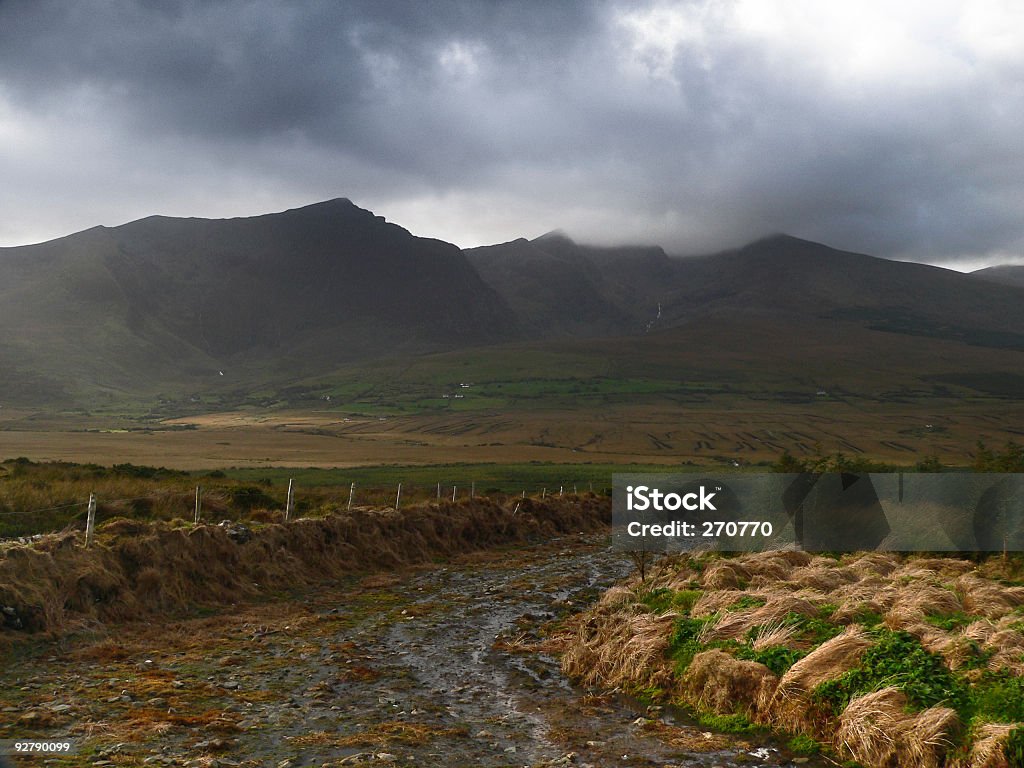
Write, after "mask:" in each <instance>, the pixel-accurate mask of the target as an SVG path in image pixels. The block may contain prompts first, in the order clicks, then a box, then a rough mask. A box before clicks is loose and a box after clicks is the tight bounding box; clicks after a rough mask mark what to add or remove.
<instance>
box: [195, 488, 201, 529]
mask: <svg viewBox="0 0 1024 768" xmlns="http://www.w3.org/2000/svg"><path fill="white" fill-rule="evenodd" d="M202 504H203V489H202V488H200V487H199V486H198V485H197V486H196V521H195V522H196V525H199V515H200V512H201V511H202Z"/></svg>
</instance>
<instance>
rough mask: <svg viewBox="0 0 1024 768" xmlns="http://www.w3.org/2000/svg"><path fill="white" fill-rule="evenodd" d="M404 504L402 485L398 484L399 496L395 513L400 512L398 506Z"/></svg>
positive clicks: (396, 499) (396, 500) (396, 497)
mask: <svg viewBox="0 0 1024 768" xmlns="http://www.w3.org/2000/svg"><path fill="white" fill-rule="evenodd" d="M401 503H402V484H401V483H399V484H398V494H397V495H396V496H395V511H397V510H398V505H399V504H401Z"/></svg>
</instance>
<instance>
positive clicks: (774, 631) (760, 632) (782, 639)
mask: <svg viewBox="0 0 1024 768" xmlns="http://www.w3.org/2000/svg"><path fill="white" fill-rule="evenodd" d="M795 634H797V628H796V627H795V626H793V625H792V624H787V623H786V622H784V621H782V620H779V621H773V622H769V623H767V624H762V625H761V626H760V627H758V628H757V632H755V633H754V641H753V643H751V646H752V647H753V649H754V650H755V651H763V650H764V649H765V648H771V647H772V646H776V645H786V644H788V643H789V642H790V641H791V640H792V639H793V636H794V635H795Z"/></svg>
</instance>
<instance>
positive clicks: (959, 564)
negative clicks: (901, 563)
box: [898, 557, 977, 579]
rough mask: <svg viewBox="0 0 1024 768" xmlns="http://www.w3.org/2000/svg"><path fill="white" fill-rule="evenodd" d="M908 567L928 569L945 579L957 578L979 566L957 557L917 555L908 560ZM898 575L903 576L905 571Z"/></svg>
mask: <svg viewBox="0 0 1024 768" xmlns="http://www.w3.org/2000/svg"><path fill="white" fill-rule="evenodd" d="M907 568H908V569H913V570H916V571H928V572H929V573H931V574H933V575H934V576H938V577H940V578H943V579H955V578H956V577H957V576H961V575H963V574H965V573H969V572H970V571H973V570H974V569H975V568H977V566H976V565H975V564H974V563H972V562H971V561H970V560H962V559H960V558H956V557H915V558H911V559H910V560H909V561H908V563H907ZM898 575H900V576H902V575H903V573H902V572H900V573H899V574H898Z"/></svg>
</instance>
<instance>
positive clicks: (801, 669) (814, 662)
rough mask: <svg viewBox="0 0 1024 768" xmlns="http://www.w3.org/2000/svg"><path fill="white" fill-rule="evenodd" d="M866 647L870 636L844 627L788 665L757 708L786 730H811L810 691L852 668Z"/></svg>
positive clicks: (857, 627)
mask: <svg viewBox="0 0 1024 768" xmlns="http://www.w3.org/2000/svg"><path fill="white" fill-rule="evenodd" d="M869 647H871V639H870V638H869V637H868V636H867V635H866V634H865V633H864V630H863V629H862V628H861V627H859V626H856V625H853V626H850V627H847V629H846V630H845V631H844V632H843V633H842V634H841V635H837V636H836V637H833V638H832V639H831V640H828V641H826V642H824V643H822V644H821V645H819V646H818V647H817V648H815V649H814V650H813V651H811V652H810V653H809V654H807V655H806V656H804V658H802V659H800V660H799V661H797V662H796V663H795V664H794V665H793V666H792V667H790V668H789V669H788V670H787V671H786V674H785V675H783V676H782V680H780V681H779V686H778V688H777V689H776V690H775V691H774V692H773V694H772V696H771V698H770V699H766V700H764V701H761V702H759V709H760V711H761V712H763V713H765V716H766V717H769V718H770V719H771V721H772V722H773V723H774V724H775V725H778V726H780V727H782V728H785V729H787V730H790V731H800V730H813V726H814V724H813V723H811V722H810V721H809V714H808V702H809V699H810V695H811V691H813V690H814V688H815V687H816V686H818V685H820V684H821V683H824V682H825V681H827V680H834V679H835V678H837V677H840V676H841V675H842V674H843V673H844V672H846V671H848V670H850V669H853V668H854V667H856V666H857V665H858V664H859V663H860V660H861V657H862V656H863V655H864V652H865V651H866V650H867V649H868V648H869Z"/></svg>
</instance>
